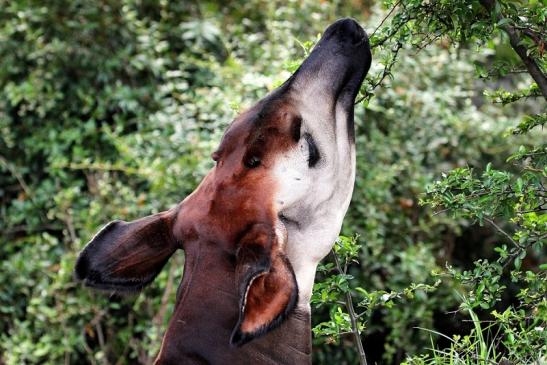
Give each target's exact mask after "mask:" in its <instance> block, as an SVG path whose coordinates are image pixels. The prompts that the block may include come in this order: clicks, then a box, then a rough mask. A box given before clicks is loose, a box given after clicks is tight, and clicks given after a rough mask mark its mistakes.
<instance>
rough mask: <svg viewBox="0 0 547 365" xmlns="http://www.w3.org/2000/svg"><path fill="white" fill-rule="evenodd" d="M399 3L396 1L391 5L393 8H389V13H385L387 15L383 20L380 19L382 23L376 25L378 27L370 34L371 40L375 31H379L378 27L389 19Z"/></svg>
mask: <svg viewBox="0 0 547 365" xmlns="http://www.w3.org/2000/svg"><path fill="white" fill-rule="evenodd" d="M400 3H401V0H399V1H397V2H396V3H395V5H393V7H392V8H391V10H390V11H389V13H387V15H386V16H385V17H384V19H382V21H381V22H380V24H378V26H377V27H376V29H374V31H373V32H372V34H371V35H370V38H372V37H373V36H374V34H376V31H377V30H378V29H380V27H381V26H382V25H383V24H384V22H385V21H386V20H387V18H389V17H390V16H391V14H393V12H394V11H395V8H396V7H398V6H399V4H400Z"/></svg>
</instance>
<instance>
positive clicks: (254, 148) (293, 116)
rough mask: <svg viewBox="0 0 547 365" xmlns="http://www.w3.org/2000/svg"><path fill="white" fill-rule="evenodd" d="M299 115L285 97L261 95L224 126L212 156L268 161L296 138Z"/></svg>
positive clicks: (299, 123)
mask: <svg viewBox="0 0 547 365" xmlns="http://www.w3.org/2000/svg"><path fill="white" fill-rule="evenodd" d="M301 122H302V119H301V117H300V115H299V114H298V113H297V111H296V108H295V107H294V106H293V105H292V104H291V103H290V102H289V101H287V99H286V98H272V99H265V100H263V101H261V102H259V103H257V104H256V105H255V106H254V107H252V108H250V109H249V110H247V111H245V112H243V113H242V114H240V115H239V116H238V117H237V118H236V119H235V120H234V121H233V122H232V124H230V126H229V127H228V128H227V130H226V132H225V133H224V136H223V138H222V141H221V143H220V145H219V147H218V149H217V151H216V152H214V153H213V158H214V159H215V160H219V161H222V160H224V159H230V158H236V159H237V158H238V157H240V158H242V160H245V158H251V157H254V158H258V159H260V160H261V161H262V162H265V163H267V164H268V163H271V162H272V161H273V159H275V155H276V154H277V153H281V152H282V151H284V150H287V149H288V148H290V147H291V146H292V145H294V144H295V143H296V142H298V140H299V138H300V127H301Z"/></svg>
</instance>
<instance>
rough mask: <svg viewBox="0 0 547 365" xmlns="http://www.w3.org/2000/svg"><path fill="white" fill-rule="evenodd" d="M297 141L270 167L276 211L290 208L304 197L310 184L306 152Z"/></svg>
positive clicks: (310, 175)
mask: <svg viewBox="0 0 547 365" xmlns="http://www.w3.org/2000/svg"><path fill="white" fill-rule="evenodd" d="M301 144H302V143H299V144H298V145H297V146H296V147H294V148H292V149H290V150H289V151H287V152H286V153H284V154H283V155H282V156H280V157H278V158H277V160H276V161H275V164H274V166H273V169H272V179H273V180H274V181H275V183H276V191H275V193H274V206H275V209H276V211H278V212H279V211H282V210H283V209H287V208H290V207H291V206H293V205H294V204H297V203H300V202H301V201H302V200H304V199H305V198H306V195H307V193H309V191H310V188H311V185H312V179H311V177H312V174H310V171H309V167H308V163H307V153H306V151H305V150H304V148H305V147H303V146H302V145H301Z"/></svg>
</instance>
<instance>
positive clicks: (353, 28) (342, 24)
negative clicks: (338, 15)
mask: <svg viewBox="0 0 547 365" xmlns="http://www.w3.org/2000/svg"><path fill="white" fill-rule="evenodd" d="M335 25H336V26H337V28H336V29H335V30H334V33H335V34H337V35H338V37H339V38H341V39H343V40H349V41H350V42H351V43H352V44H354V45H355V44H360V43H361V42H363V40H364V39H365V38H366V33H365V31H364V30H363V28H362V27H361V26H360V25H359V23H357V22H356V21H355V20H353V19H351V18H345V19H341V20H339V21H338V22H337V23H335Z"/></svg>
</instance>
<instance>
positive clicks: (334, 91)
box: [75, 19, 371, 346]
mask: <svg viewBox="0 0 547 365" xmlns="http://www.w3.org/2000/svg"><path fill="white" fill-rule="evenodd" d="M370 61H371V55H370V48H369V44H368V39H367V37H366V34H365V32H364V31H363V29H362V28H361V27H360V26H359V25H358V24H357V23H356V22H355V21H353V20H351V19H342V20H339V21H337V22H336V23H334V24H332V25H331V26H330V27H328V28H327V30H326V31H325V33H324V34H323V37H322V38H321V40H320V41H319V43H317V45H316V46H315V48H314V49H313V51H312V52H311V54H310V55H309V57H308V58H307V59H306V60H305V61H304V63H303V64H302V65H301V66H300V68H299V69H298V70H297V71H296V72H295V73H294V75H292V76H291V77H290V78H289V79H288V80H287V81H286V82H285V83H284V84H283V85H282V86H281V87H279V88H278V89H277V90H275V91H274V92H272V93H271V94H270V95H268V96H266V97H265V98H264V99H262V100H261V101H259V102H258V103H257V104H256V105H255V106H253V107H252V108H250V109H249V110H247V111H246V112H244V113H242V114H241V115H239V116H238V117H237V118H236V119H235V120H234V121H233V122H232V124H231V125H230V126H229V127H228V129H227V130H226V132H225V134H224V137H223V139H222V141H221V143H220V146H219V148H218V149H217V150H216V151H215V152H214V153H213V156H212V157H213V159H214V160H215V161H216V166H215V167H214V168H213V169H212V170H211V171H210V172H209V174H208V175H207V176H206V177H205V178H204V179H203V181H202V183H201V184H200V185H199V187H198V188H197V189H196V190H195V191H194V192H193V193H192V194H191V195H190V196H188V197H187V198H186V199H185V200H184V201H182V202H181V203H179V204H178V205H177V206H176V207H175V208H173V209H171V210H169V211H166V212H162V213H158V214H155V215H152V216H149V217H146V218H142V219H140V220H137V221H133V222H129V223H126V222H122V221H114V222H111V223H109V224H108V225H107V226H106V227H104V228H103V229H102V230H101V231H100V232H99V233H98V234H97V235H96V236H95V237H94V238H93V239H92V240H91V241H90V242H89V243H88V245H87V246H86V248H85V249H84V250H83V252H82V253H81V254H80V257H79V259H78V262H77V264H76V269H75V271H76V276H77V278H78V279H80V280H83V281H84V283H85V284H87V285H89V286H92V287H97V288H103V289H115V290H136V289H140V288H142V287H143V286H144V285H146V284H148V283H149V282H151V281H152V280H153V279H154V277H155V276H156V275H157V274H158V273H159V272H160V270H161V268H162V267H163V266H164V264H165V263H166V262H167V260H168V259H169V257H170V256H171V255H172V254H173V252H174V251H175V250H177V249H179V248H182V249H184V250H185V252H186V264H185V265H186V267H185V274H184V279H183V280H184V282H183V284H184V285H183V288H182V289H181V291H182V293H181V294H180V295H179V298H178V300H177V309H176V311H175V314H174V316H175V317H177V316H182V317H183V316H185V315H186V316H187V317H188V318H186V319H185V320H184V321H182V320H181V319H180V318H178V319H179V320H178V321H177V322H184V323H192V322H191V320H190V319H189V318H192V316H191V315H190V314H184V313H190V312H188V311H190V310H191V309H181V308H183V307H185V306H192V305H200V304H199V301H201V303H205V302H207V300H208V299H207V298H209V297H212V298H214V297H215V296H216V295H217V293H216V291H215V289H219V288H220V289H222V290H223V291H229V292H231V293H233V296H234V297H237V301H236V302H235V303H236V306H235V307H232V305H231V304H225V305H224V304H223V302H218V300H217V302H216V303H217V305H218V306H219V308H220V307H223V306H225V308H222V310H221V309H218V310H219V311H223V313H224V312H226V313H228V316H229V317H230V318H227V319H222V321H224V322H226V323H229V324H230V325H231V327H232V328H233V331H232V334H231V337H230V339H229V340H230V342H231V343H232V344H235V345H241V344H243V343H245V342H248V341H249V340H252V339H253V338H254V337H256V336H258V335H260V334H263V333H266V332H268V331H269V330H270V329H271V328H273V327H274V326H275V325H276V324H278V323H280V322H281V321H282V320H283V319H284V318H285V317H286V316H287V314H289V313H290V312H291V310H292V309H293V308H294V307H295V305H297V303H298V305H299V306H300V307H302V308H303V309H306V308H308V306H309V304H308V302H309V297H310V294H311V288H312V285H313V279H314V275H315V269H316V266H317V264H318V262H319V260H321V259H322V258H323V257H324V256H325V255H327V254H328V252H329V250H330V249H331V247H332V245H333V243H334V241H335V239H336V237H337V235H338V233H339V231H340V227H341V224H342V218H343V216H344V214H345V212H346V210H347V207H348V204H349V201H350V198H351V193H352V189H353V183H354V178H355V148H354V125H353V105H354V102H355V97H356V95H357V93H358V90H359V87H360V85H361V83H362V81H363V79H364V77H365V74H366V72H367V71H368V69H369V67H370ZM227 282H230V285H229V286H228V287H226V285H227V284H226V283H227ZM211 283H223V284H214V285H213V284H211ZM192 298H198V299H196V300H197V301H198V302H196V303H198V304H193V302H192ZM226 300H228V299H226ZM185 311H186V312H185ZM213 312H214V310H212V312H211V313H213ZM232 312H233V313H232ZM211 316H212V317H210V318H204V320H205V321H208V320H209V321H214V320H215V318H213V317H214V315H213V314H211ZM222 321H221V322H222ZM224 322H223V323H224ZM171 323H172V324H173V323H174V321H172V322H171ZM188 325H191V324H188ZM204 325H205V324H204ZM198 326H199V325H198ZM171 327H172V326H171V325H170V328H171ZM211 328H213V327H211ZM169 333H170V332H168V335H169ZM172 335H173V336H176V333H175V334H172ZM164 342H165V341H164ZM226 342H228V338H226ZM164 346H165V343H164Z"/></svg>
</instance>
